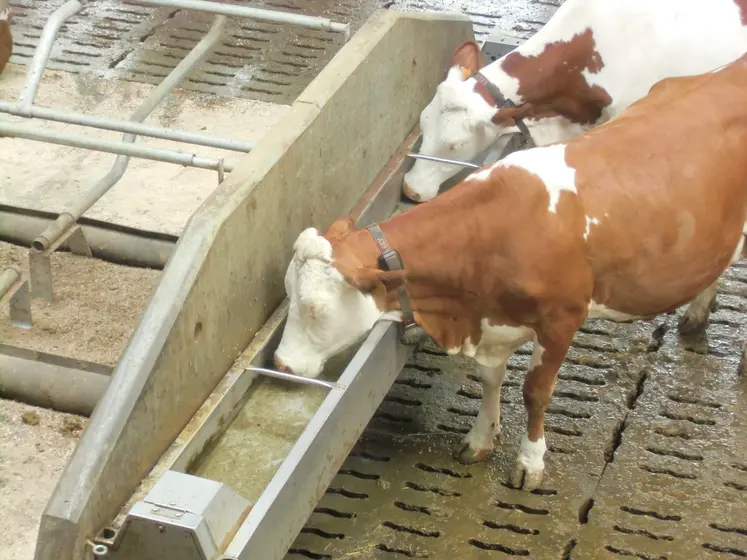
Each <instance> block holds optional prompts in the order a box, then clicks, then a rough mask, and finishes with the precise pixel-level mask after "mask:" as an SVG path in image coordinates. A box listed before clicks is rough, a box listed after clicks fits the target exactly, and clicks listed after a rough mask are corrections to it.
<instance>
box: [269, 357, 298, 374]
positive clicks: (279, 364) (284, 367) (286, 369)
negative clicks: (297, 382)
mask: <svg viewBox="0 0 747 560" xmlns="http://www.w3.org/2000/svg"><path fill="white" fill-rule="evenodd" d="M273 361H274V362H275V369H276V370H278V371H279V372H282V373H293V372H292V371H291V370H290V368H289V367H288V366H287V365H285V362H284V361H283V360H281V359H280V358H278V357H277V355H275V356H274V359H273Z"/></svg>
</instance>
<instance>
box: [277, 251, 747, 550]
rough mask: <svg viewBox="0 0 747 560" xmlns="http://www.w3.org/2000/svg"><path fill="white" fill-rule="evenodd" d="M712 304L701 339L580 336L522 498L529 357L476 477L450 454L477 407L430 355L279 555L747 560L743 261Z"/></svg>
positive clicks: (657, 332) (629, 332)
mask: <svg viewBox="0 0 747 560" xmlns="http://www.w3.org/2000/svg"><path fill="white" fill-rule="evenodd" d="M717 301H718V309H717V311H716V312H715V313H713V315H712V318H711V319H712V320H711V324H710V326H709V328H708V332H707V337H708V339H707V340H704V339H701V340H698V341H689V342H685V343H683V342H682V341H680V340H678V335H677V332H676V316H669V317H666V318H660V319H658V320H656V321H654V322H652V323H634V324H628V325H615V324H613V323H609V322H606V321H596V322H589V323H588V324H587V325H586V326H585V328H584V331H583V332H581V333H579V334H578V335H577V337H576V341H575V345H574V348H573V349H572V350H571V352H570V353H569V357H568V360H567V363H566V364H565V365H564V366H563V368H562V369H561V373H560V380H559V382H558V385H557V388H556V390H555V394H554V397H553V402H552V406H551V408H550V410H549V413H548V415H547V421H546V425H547V441H548V446H549V448H550V450H549V453H548V456H547V457H546V465H547V466H546V471H545V481H544V483H543V485H542V488H541V490H539V491H535V492H534V493H531V494H530V493H526V492H524V491H519V490H514V489H512V488H510V487H508V486H507V484H506V481H507V473H509V472H510V469H511V468H512V465H513V460H514V457H515V453H516V451H517V448H518V442H519V438H520V435H521V432H522V430H523V426H524V410H523V405H522V397H521V383H522V381H523V378H524V373H525V371H526V367H527V365H528V362H529V354H530V349H529V346H527V347H524V348H522V349H521V350H520V352H519V353H518V354H517V355H515V356H514V357H513V358H512V359H511V360H510V361H509V371H508V375H507V377H506V382H505V385H504V390H503V394H502V401H501V402H502V403H503V406H502V419H501V425H502V428H503V434H504V443H503V444H502V445H501V446H498V447H497V448H496V451H495V452H494V454H493V455H492V456H491V457H490V458H489V459H488V461H487V462H485V463H482V464H478V465H473V466H465V465H462V464H460V463H459V462H457V461H456V460H455V459H453V457H452V452H453V450H454V449H455V448H457V447H458V445H459V442H460V438H461V435H462V434H463V433H466V432H467V431H468V429H469V427H470V425H471V422H472V421H473V419H474V416H476V415H477V410H478V408H479V404H480V401H479V399H480V395H481V388H480V384H479V383H477V382H475V381H474V380H473V378H472V376H473V374H474V365H473V364H472V363H471V362H470V361H467V360H457V359H454V358H450V357H447V356H445V355H443V354H442V353H441V352H439V351H437V350H436V349H435V348H434V347H429V346H426V347H424V348H423V349H421V350H420V351H419V352H418V353H417V354H416V355H415V357H414V358H413V359H412V360H411V362H410V363H409V364H408V365H407V366H406V367H405V369H404V370H403V371H402V373H401V375H400V377H399V379H398V380H397V382H396V383H395V385H394V387H393V388H392V390H391V391H390V393H389V395H388V396H387V397H386V398H385V401H384V403H383V404H382V406H381V407H380V408H379V410H378V411H377V413H376V414H375V416H374V419H373V420H372V422H371V423H370V425H369V427H368V428H367V431H366V432H365V434H364V437H363V438H362V439H361V440H360V441H359V443H358V444H357V446H356V448H355V449H354V451H353V452H352V453H351V454H350V456H349V457H348V459H347V461H346V462H345V464H344V465H343V467H342V469H341V470H340V471H339V473H338V475H337V477H336V478H335V480H334V481H333V483H332V485H331V486H330V488H329V490H328V491H327V493H326V495H325V496H324V497H323V499H322V500H321V502H320V503H319V505H318V507H317V508H316V510H315V513H314V514H313V515H312V517H311V518H310V519H309V521H308V523H307V525H306V527H305V529H304V530H303V532H302V534H301V535H300V536H299V537H298V538H297V540H296V542H295V544H294V545H293V548H292V551H291V553H290V554H289V555H288V556H287V558H288V559H289V560H290V559H294V560H301V559H306V558H313V559H326V558H330V559H332V558H345V559H346V560H347V559H368V558H383V559H389V558H392V559H396V558H408V557H409V558H434V559H439V560H440V559H445V558H458V559H473V558H474V559H479V558H506V557H509V556H527V557H530V558H539V559H548V560H568V559H572V560H604V559H609V560H618V559H619V560H623V559H625V558H631V559H640V560H695V559H701V558H702V559H714V560H719V559H723V560H728V559H734V558H745V557H747V521H745V520H747V377H745V376H744V375H739V374H738V368H739V354H740V352H739V350H740V349H741V348H742V344H743V342H744V341H745V339H747V263H744V262H743V263H740V265H738V266H735V267H733V268H732V269H731V270H730V271H729V276H728V279H727V280H726V281H725V282H724V285H723V287H722V289H721V292H720V294H719V296H718V300H717ZM665 323H666V324H667V325H668V326H669V330H668V331H666V333H665V334H664V336H663V337H662V336H661V333H662V332H663V331H664V328H661V327H660V328H659V329H657V327H659V326H660V325H662V324H665ZM685 346H687V347H690V348H691V349H692V350H686V349H685Z"/></svg>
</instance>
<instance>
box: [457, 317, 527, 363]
mask: <svg viewBox="0 0 747 560" xmlns="http://www.w3.org/2000/svg"><path fill="white" fill-rule="evenodd" d="M480 328H481V330H482V337H481V338H480V343H479V344H477V345H475V344H473V343H472V340H471V339H470V338H469V337H467V338H466V339H465V340H464V342H463V343H462V346H461V348H458V349H454V348H452V349H449V350H448V353H449V354H458V353H460V352H461V353H462V354H463V355H465V356H467V357H469V358H474V359H475V361H477V363H479V364H480V365H483V366H485V367H489V368H490V367H499V366H501V365H502V364H505V363H506V360H508V358H509V356H511V355H512V354H513V353H514V352H515V351H516V350H517V349H518V348H519V346H521V345H522V344H524V343H525V342H528V341H529V340H531V339H532V337H533V336H534V331H533V330H532V329H530V328H529V327H512V326H508V325H491V324H490V322H489V320H488V319H482V320H481V321H480Z"/></svg>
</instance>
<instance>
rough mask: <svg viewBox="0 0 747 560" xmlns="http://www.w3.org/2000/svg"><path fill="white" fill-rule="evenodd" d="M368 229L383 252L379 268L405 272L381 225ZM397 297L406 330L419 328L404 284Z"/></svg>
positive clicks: (400, 259)
mask: <svg viewBox="0 0 747 560" xmlns="http://www.w3.org/2000/svg"><path fill="white" fill-rule="evenodd" d="M366 229H368V232H369V233H370V234H371V237H373V238H374V241H376V245H378V247H379V251H381V255H379V266H380V267H381V269H382V270H404V269H405V265H404V263H403V262H402V257H401V256H400V254H399V252H398V251H397V250H396V249H392V248H391V247H390V246H389V244H388V243H387V242H386V238H385V237H384V232H383V231H381V228H380V227H379V225H378V224H373V225H372V226H368V228H366ZM397 296H398V297H399V305H400V308H401V309H402V316H403V319H404V323H405V330H407V329H409V328H411V327H414V326H417V323H416V322H415V314H414V312H413V310H412V305H410V298H409V297H408V296H407V292H406V291H405V286H404V284H403V285H402V286H400V287H399V290H397Z"/></svg>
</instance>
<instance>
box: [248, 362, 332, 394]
mask: <svg viewBox="0 0 747 560" xmlns="http://www.w3.org/2000/svg"><path fill="white" fill-rule="evenodd" d="M245 369H246V371H251V372H254V373H259V374H261V375H264V376H267V377H274V378H275V379H282V380H284V381H290V382H292V383H300V384H301V385H316V386H317V387H324V388H325V389H339V388H341V387H340V385H338V384H337V383H331V382H329V381H322V380H321V379H312V378H311V377H301V376H300V375H293V374H292V373H283V372H282V371H275V370H274V369H267V368H261V367H248V368H245Z"/></svg>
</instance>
